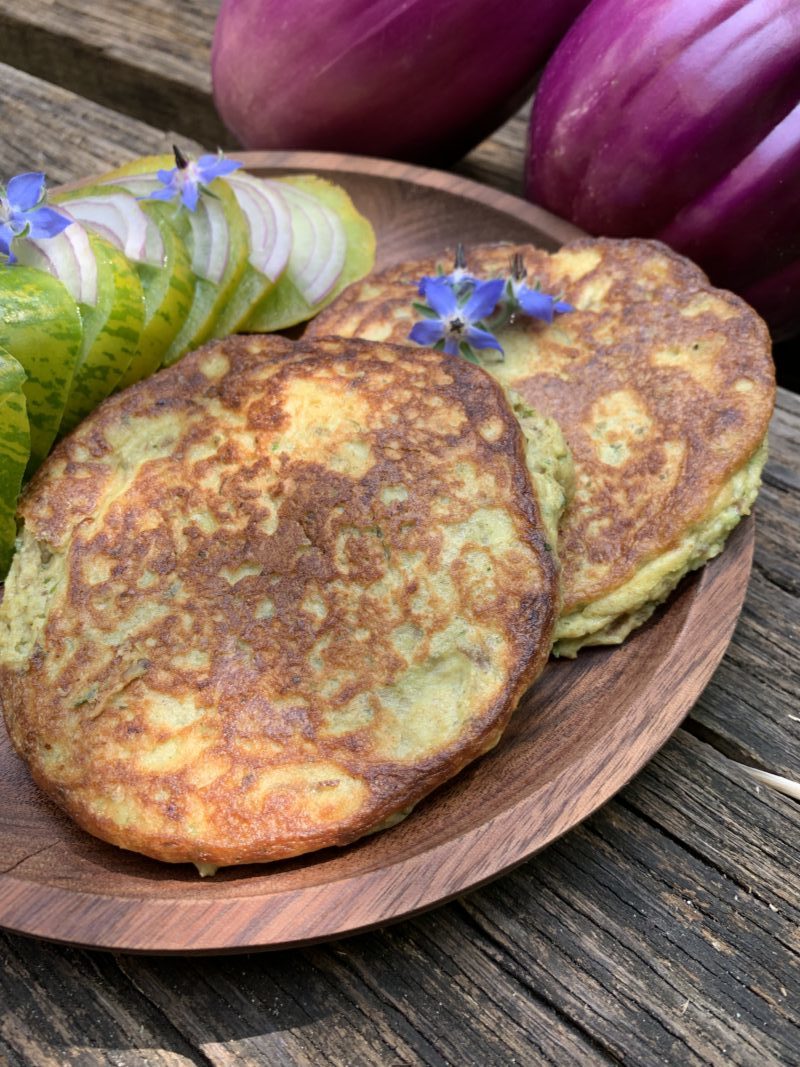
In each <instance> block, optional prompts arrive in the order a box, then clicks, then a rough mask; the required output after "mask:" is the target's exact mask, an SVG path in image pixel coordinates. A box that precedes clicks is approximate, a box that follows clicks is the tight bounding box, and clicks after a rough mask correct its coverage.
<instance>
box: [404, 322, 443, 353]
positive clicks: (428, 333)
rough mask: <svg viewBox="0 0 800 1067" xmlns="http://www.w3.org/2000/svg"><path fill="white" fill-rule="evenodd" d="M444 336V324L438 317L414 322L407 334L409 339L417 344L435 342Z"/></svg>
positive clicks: (428, 344)
mask: <svg viewBox="0 0 800 1067" xmlns="http://www.w3.org/2000/svg"><path fill="white" fill-rule="evenodd" d="M443 337H444V326H443V325H442V324H441V322H440V321H439V320H438V319H425V320H424V321H423V322H415V323H414V325H413V326H412V328H411V333H410V334H409V335H408V338H409V340H410V341H415V342H416V343H417V344H418V345H427V346H429V347H430V345H433V344H435V343H436V342H437V341H441V339H442V338H443Z"/></svg>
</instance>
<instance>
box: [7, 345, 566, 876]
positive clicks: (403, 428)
mask: <svg viewBox="0 0 800 1067" xmlns="http://www.w3.org/2000/svg"><path fill="white" fill-rule="evenodd" d="M518 408H519V411H520V413H521V414H522V415H523V416H524V417H525V419H526V422H527V424H528V425H529V428H530V432H531V434H532V437H531V439H530V440H529V441H528V442H527V443H526V440H525V437H524V435H523V433H522V432H521V430H520V425H519V423H518V421H517V418H516V417H515V415H514V413H513V411H512V409H511V407H510V405H509V403H508V401H507V399H506V397H505V395H504V393H503V390H502V389H501V388H500V387H499V386H498V384H497V383H496V382H495V381H494V380H493V379H492V378H491V377H490V376H489V375H488V374H485V373H484V372H483V371H482V370H481V369H480V368H478V367H475V366H473V365H471V364H469V363H467V362H465V361H464V360H461V359H460V358H457V357H449V356H446V355H443V354H440V353H437V352H433V351H428V350H419V351H414V352H412V351H410V350H409V349H408V348H406V347H399V346H389V345H373V344H366V343H363V342H360V341H341V340H328V341H325V340H323V341H318V342H315V343H311V344H309V343H297V344H294V343H292V342H290V341H286V340H284V339H282V338H276V337H266V338H265V337H251V338H244V337H240V338H229V339H227V340H225V341H221V342H216V343H213V344H211V345H208V346H206V347H205V348H203V349H201V350H199V351H198V352H197V353H194V354H193V355H190V356H187V357H186V358H185V359H184V360H183V361H182V362H180V363H179V364H177V365H176V366H174V367H172V368H170V369H169V370H166V371H163V372H161V373H160V374H158V375H156V376H154V377H152V378H150V379H148V380H146V381H144V382H142V383H140V384H138V385H136V386H134V387H133V388H131V389H129V390H126V391H125V392H123V393H121V394H119V395H118V396H116V397H113V398H111V399H110V400H108V401H106V402H105V403H104V404H103V405H102V406H101V407H100V408H99V409H98V410H97V411H96V412H95V413H94V414H93V415H91V416H90V417H89V418H88V419H86V420H85V421H84V422H83V423H82V424H81V426H80V427H79V428H78V429H77V430H76V432H75V433H74V434H73V435H72V436H71V437H69V438H68V439H66V440H65V441H64V442H62V444H61V445H59V446H58V448H57V449H56V450H55V452H54V453H53V454H52V456H51V457H50V458H49V459H48V460H47V461H46V462H45V464H44V465H43V466H42V468H41V470H40V471H39V473H38V474H37V476H36V478H35V479H34V480H33V482H32V483H31V485H30V486H29V488H28V490H27V492H26V493H25V494H24V497H23V500H22V503H21V507H20V517H21V519H22V520H23V522H24V529H23V533H22V539H21V543H20V546H19V548H18V551H17V554H16V557H15V560H14V563H13V565H12V569H11V573H10V575H9V578H8V581H7V584H6V592H5V598H4V600H3V603H2V605H0V693H2V702H3V710H4V713H5V717H6V722H7V725H8V729H9V732H10V735H11V738H12V741H13V743H14V745H15V747H16V749H17V750H18V752H19V753H20V754H21V755H22V756H23V757H24V758H25V759H26V760H27V762H28V764H29V767H30V769H31V772H32V774H33V777H34V778H35V780H36V781H37V782H38V783H39V785H40V786H41V787H42V788H43V789H44V790H45V791H46V792H47V793H48V794H49V795H50V796H51V797H52V798H53V799H54V800H55V801H56V802H57V803H58V804H59V805H61V807H62V808H64V809H65V810H66V811H67V812H68V813H69V814H70V815H71V816H72V817H73V818H74V819H75V820H76V821H77V822H78V823H79V824H80V825H81V826H82V827H84V828H85V829H86V830H88V831H90V832H91V833H93V834H95V835H96V836H98V837H100V838H103V839H104V840H106V841H110V842H112V843H114V844H116V845H119V846H121V847H123V848H127V849H133V850H136V851H139V852H142V853H145V854H146V855H148V856H153V857H155V858H157V859H161V860H167V861H173V862H181V861H191V862H194V863H196V864H197V865H198V867H199V868H200V870H201V872H209V871H211V870H212V869H213V868H215V867H216V866H218V865H227V864H242V863H251V862H259V861H264V860H274V859H279V858H283V857H288V856H293V855H297V854H299V853H302V852H306V851H309V850H311V849H317V848H323V847H325V846H328V845H342V844H345V843H347V842H349V841H352V840H354V839H355V838H358V837H360V836H361V835H363V834H365V833H368V832H371V831H373V830H375V829H378V828H381V827H384V826H387V825H390V824H391V823H393V822H396V821H398V820H399V819H400V818H402V816H403V815H404V814H405V813H407V811H408V810H409V809H410V807H412V806H413V805H414V804H415V803H416V802H417V801H419V800H420V798H422V797H423V796H425V795H426V794H427V793H429V792H430V791H431V790H432V789H434V788H435V787H436V786H438V785H439V784H441V783H442V782H444V781H445V780H446V779H448V778H449V777H451V776H452V775H453V774H455V773H456V772H457V771H459V770H460V769H461V768H462V767H463V766H464V765H465V764H467V763H469V762H470V761H471V760H473V759H475V758H476V757H477V756H479V755H480V754H481V753H483V752H486V751H487V750H488V749H489V748H491V747H492V746H493V745H494V744H495V743H496V742H497V740H498V739H499V737H500V735H501V733H502V731H503V728H504V726H505V725H506V722H507V720H508V718H509V716H510V715H511V713H512V711H513V710H514V708H515V706H516V704H517V703H518V701H519V698H520V696H521V695H522V693H523V692H524V691H525V690H526V689H527V688H528V686H529V685H530V684H531V683H532V682H533V680H534V679H535V678H536V676H537V675H538V674H539V672H540V671H541V669H542V667H543V665H544V663H545V661H546V659H547V656H548V653H549V650H550V647H551V643H552V633H553V626H554V623H555V619H556V616H557V613H558V574H557V570H558V569H557V562H556V557H555V553H554V544H553V540H554V537H555V524H556V522H557V520H558V514H559V511H560V509H561V507H562V506H563V502H564V493H563V490H562V489H561V487H560V486H558V485H557V484H556V483H555V482H554V481H553V477H552V475H553V472H555V471H561V470H562V469H568V467H569V462H568V456H567V453H566V450H565V448H564V445H563V439H562V438H561V436H560V434H559V433H558V431H557V429H555V428H554V427H553V426H552V424H548V423H547V422H546V420H541V419H540V418H538V417H537V416H536V415H534V414H531V413H526V412H524V411H523V410H522V408H521V407H519V402H518ZM526 450H527V457H528V459H529V461H530V463H531V466H532V468H533V475H532V474H531V473H529V470H528V467H527V466H526ZM532 477H533V478H534V479H535V482H536V485H538V486H539V487H540V490H541V493H540V492H539V491H538V490H537V489H535V488H534V482H533V481H532ZM539 496H541V498H542V503H541V506H540V503H539V500H538V497H539Z"/></svg>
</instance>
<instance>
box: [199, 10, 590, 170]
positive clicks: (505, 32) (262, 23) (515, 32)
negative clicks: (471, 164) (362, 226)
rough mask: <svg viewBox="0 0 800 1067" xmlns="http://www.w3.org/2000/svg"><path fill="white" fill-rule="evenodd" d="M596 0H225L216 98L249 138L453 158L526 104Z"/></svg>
mask: <svg viewBox="0 0 800 1067" xmlns="http://www.w3.org/2000/svg"><path fill="white" fill-rule="evenodd" d="M586 2H587V0H404V2H403V3H398V2H397V0H223V3H222V6H221V8H220V13H219V17H218V20H217V24H216V28H215V31H214V43H213V48H212V56H211V64H212V75H213V84H214V100H215V102H216V105H217V110H218V111H219V113H220V115H221V116H222V119H223V121H224V122H225V124H226V125H227V126H228V127H229V129H230V130H232V131H233V133H234V134H235V135H236V136H237V137H238V138H239V140H240V141H241V143H242V144H243V145H245V146H246V147H247V148H273V149H293V148H309V149H325V150H331V151H337V152H353V153H357V154H359V155H373V156H389V157H392V158H397V159H412V160H416V161H418V162H427V163H430V162H440V163H441V162H447V161H450V160H453V159H456V158H458V156H460V155H463V154H464V152H466V151H467V150H468V149H469V148H471V147H472V146H473V145H474V144H477V142H478V141H479V140H481V139H482V138H483V137H485V136H487V135H488V134H489V133H490V132H491V130H492V129H493V128H494V127H496V126H497V125H499V124H500V122H502V120H503V118H505V117H506V116H507V115H509V114H511V112H512V111H513V110H514V108H515V106H517V105H518V104H521V103H522V101H523V99H524V96H525V94H526V91H528V90H529V88H530V86H531V84H532V80H533V78H534V76H535V74H536V72H537V70H538V68H539V67H540V66H541V64H542V63H543V62H544V60H545V58H546V57H547V56H548V54H549V53H550V52H551V51H552V49H553V47H554V46H555V44H556V43H557V42H558V40H559V38H560V37H561V35H562V34H563V33H564V31H565V30H566V29H567V27H568V26H569V25H570V23H571V22H572V20H573V19H574V18H575V16H576V15H577V13H578V12H579V11H580V10H581V9H582V8H583V7H585V5H586Z"/></svg>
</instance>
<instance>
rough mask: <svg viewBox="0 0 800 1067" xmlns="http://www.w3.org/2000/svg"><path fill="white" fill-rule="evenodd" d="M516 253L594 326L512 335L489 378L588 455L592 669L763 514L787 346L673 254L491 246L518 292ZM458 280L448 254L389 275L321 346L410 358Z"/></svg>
mask: <svg viewBox="0 0 800 1067" xmlns="http://www.w3.org/2000/svg"><path fill="white" fill-rule="evenodd" d="M515 252H519V253H520V254H521V255H522V256H523V259H524V262H525V265H526V267H527V271H528V281H529V284H531V285H533V284H534V282H539V283H540V284H541V287H542V289H543V290H544V291H545V292H548V293H551V294H554V295H557V296H560V297H562V298H563V299H564V300H566V301H568V302H569V303H571V304H572V305H574V307H575V308H576V310H575V311H574V312H572V313H569V314H564V315H560V316H558V317H557V318H556V320H555V322H554V323H553V324H552V325H547V324H546V323H544V322H541V321H538V320H532V319H528V318H526V317H520V318H519V319H518V320H517V321H516V322H514V323H512V324H510V325H507V326H505V327H504V328H503V329H501V330H500V332H499V334H498V336H499V339H500V341H501V342H502V344H503V347H504V349H505V360H504V361H503V362H499V363H498V362H492V363H489V362H487V363H486V364H485V366H486V368H487V370H489V371H490V372H491V373H492V374H493V375H494V376H495V377H496V378H497V379H498V380H499V381H500V382H501V383H502V384H503V385H505V386H507V387H509V388H512V389H514V390H516V391H517V392H518V393H520V394H521V395H522V396H523V397H524V399H525V400H526V401H527V402H528V403H529V404H531V405H532V406H533V407H535V408H536V409H537V410H538V411H540V412H542V413H543V414H544V415H549V416H551V417H552V418H554V419H556V420H557V422H558V423H559V425H560V427H561V429H562V431H563V433H564V436H565V438H566V440H567V443H568V445H569V447H570V449H571V451H572V455H573V459H574V461H575V471H576V483H577V485H576V492H575V496H574V499H573V500H572V503H571V505H570V507H569V509H568V511H567V513H566V515H565V517H564V521H563V524H562V527H561V531H560V540H559V555H560V558H561V562H562V568H563V597H564V604H563V613H562V617H561V619H560V620H559V623H558V626H557V628H556V641H557V644H556V647H555V651H556V653H557V654H561V655H574V654H575V652H576V651H577V650H578V649H579V648H580V647H581V646H582V645H584V644H616V643H618V642H620V641H622V640H623V639H624V638H625V637H626V636H627V634H628V633H629V632H630V631H631V630H632V629H633V628H634V627H635V626H638V625H639V624H640V623H642V622H644V621H645V620H646V619H647V618H648V617H649V616H650V615H651V614H652V612H653V610H654V609H655V607H656V606H657V605H658V604H659V603H661V602H662V601H663V600H664V599H665V598H666V597H667V596H668V594H669V593H670V591H671V590H672V589H673V588H674V587H675V585H676V584H677V582H678V581H679V579H680V578H681V577H682V576H683V574H685V573H686V572H687V571H688V570H691V569H693V568H695V567H698V566H700V565H701V564H703V563H704V562H705V561H706V560H708V559H709V558H711V556H713V555H716V553H717V552H719V551H720V550H721V548H722V545H723V544H724V541H725V538H726V536H727V534H728V533H729V532H730V530H731V529H733V527H734V526H735V525H736V523H737V522H738V521H739V519H740V517H741V516H742V515H743V514H746V513H747V511H748V510H749V508H750V506H751V504H752V502H753V500H754V499H755V496H756V493H757V491H758V486H759V481H760V473H761V469H762V467H763V464H764V460H765V458H766V448H765V438H766V432H767V426H768V423H769V418H770V414H771V412H772V407H773V402H774V394H775V380H774V369H773V364H772V359H771V348H770V339H769V335H768V333H767V329H766V326H765V325H764V323H763V322H762V321H761V319H760V318H759V317H758V316H757V315H756V313H755V312H754V311H753V310H752V309H751V308H750V307H748V305H747V304H745V303H744V302H743V301H742V300H740V299H739V298H738V297H736V296H734V295H732V294H731V293H727V292H723V291H721V290H719V289H714V288H712V287H711V285H710V284H709V282H708V279H707V278H706V276H705V275H704V274H703V273H702V271H700V270H699V268H697V267H696V266H695V265H694V264H693V263H690V262H689V261H688V260H687V259H684V258H683V257H682V256H678V255H676V254H674V253H673V252H671V251H670V250H669V249H668V248H667V247H666V246H664V245H662V244H660V243H658V242H655V241H639V240H629V241H615V240H602V239H601V240H588V239H587V240H581V241H577V242H575V243H573V244H570V245H566V246H565V247H563V248H562V249H561V250H560V251H558V252H557V253H555V254H552V255H551V254H548V253H547V252H544V251H542V250H541V249H537V248H534V247H532V246H527V245H526V246H511V245H484V246H480V247H478V248H474V249H472V250H469V251H468V256H467V259H468V263H467V266H468V269H469V271H470V273H472V274H475V275H477V276H478V277H480V278H489V277H497V276H501V275H507V274H508V273H509V267H510V261H511V258H512V255H513V254H514V253H515ZM451 266H452V257H451V256H450V254H447V255H443V256H442V257H441V260H440V261H437V260H436V259H428V260H422V261H416V262H411V263H404V264H400V265H399V266H396V267H392V268H389V269H388V270H385V271H383V272H381V273H379V274H374V275H372V276H370V277H368V278H366V279H364V280H363V281H362V282H360V283H357V284H356V285H354V286H351V288H350V289H348V290H347V291H346V292H345V293H344V294H343V295H342V296H341V297H340V298H339V300H338V301H337V302H336V303H334V304H333V305H332V306H331V308H330V309H329V310H328V311H326V312H324V313H323V314H322V315H321V316H320V317H319V318H318V319H317V320H316V321H315V322H314V323H313V324H312V325H311V328H310V331H309V335H310V336H314V335H321V334H323V333H324V334H338V335H340V336H344V337H356V336H357V337H367V338H370V339H373V340H380V341H394V342H404V341H407V338H408V333H409V329H410V327H411V325H412V323H413V322H414V320H415V319H416V317H417V312H416V311H415V310H414V309H413V307H412V302H413V301H414V300H418V299H419V297H418V296H417V293H416V286H417V283H418V281H419V279H420V278H421V277H422V276H423V275H426V274H427V275H433V274H435V273H436V271H437V269H438V268H440V269H442V270H443V271H444V272H447V271H448V270H450V268H451ZM407 343H411V342H407ZM487 356H488V358H490V359H491V358H492V353H491V352H489V353H487Z"/></svg>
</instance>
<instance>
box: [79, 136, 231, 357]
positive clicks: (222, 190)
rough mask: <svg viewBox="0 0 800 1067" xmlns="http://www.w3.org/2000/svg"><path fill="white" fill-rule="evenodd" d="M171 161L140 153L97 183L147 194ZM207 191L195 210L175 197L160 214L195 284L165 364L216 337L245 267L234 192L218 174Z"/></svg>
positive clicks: (157, 185) (157, 183) (156, 185)
mask: <svg viewBox="0 0 800 1067" xmlns="http://www.w3.org/2000/svg"><path fill="white" fill-rule="evenodd" d="M173 166H174V161H173V159H172V157H171V156H145V157H143V158H142V159H137V160H134V161H133V162H132V163H128V164H126V165H125V166H123V167H119V168H118V169H117V170H115V171H111V172H110V173H109V174H105V175H103V177H102V178H100V182H101V183H102V184H104V185H107V184H112V185H118V186H121V187H122V188H124V189H128V190H129V191H130V192H132V193H134V194H135V195H136V196H140V197H146V196H147V194H148V193H149V192H152V191H153V190H154V189H159V188H161V187H162V186H161V183H160V182H159V180H158V178H157V176H156V172H157V171H158V170H170V169H171V168H172V167H173ZM208 192H210V193H211V195H210V196H209V195H206V196H203V197H201V199H200V203H199V204H198V207H197V210H196V211H194V212H190V211H187V210H185V209H183V208H182V207H181V206H180V205H179V204H178V203H177V202H176V203H174V204H170V205H169V212H168V213H167V214H166V215H165V218H167V219H168V220H170V223H171V225H173V226H174V227H176V229H177V232H178V234H179V235H180V236H181V237H182V238H183V240H184V242H185V244H186V246H187V248H188V249H189V253H190V255H191V259H192V269H193V271H194V273H195V275H196V283H195V291H194V296H193V300H192V306H191V308H190V310H189V314H188V316H187V317H186V320H185V321H184V323H183V324H182V326H181V328H180V330H179V331H178V333H177V335H176V336H175V337H174V338H173V340H172V342H171V343H170V345H169V347H168V348H167V350H166V352H165V353H164V359H163V364H164V366H168V365H169V364H171V363H174V362H176V360H178V359H180V357H181V356H182V355H185V353H186V352H189V351H191V350H192V349H193V348H197V347H198V345H201V344H202V343H203V342H204V341H207V340H208V339H209V338H211V337H217V336H220V334H219V331H218V330H217V322H218V320H219V318H220V316H221V315H222V312H223V309H224V308H225V307H226V305H227V304H228V302H229V301H230V300H231V299H232V298H233V295H234V294H235V292H236V290H237V288H238V286H239V283H240V282H241V280H242V276H243V275H244V272H245V269H246V267H247V257H248V255H249V254H250V242H249V239H248V226H247V222H246V219H245V216H244V212H243V211H242V210H241V208H240V207H239V204H238V203H237V200H236V196H235V195H234V193H233V191H232V190H231V188H230V187H229V186H228V184H227V183H226V182H225V181H224V180H223V179H220V178H218V179H217V180H216V181H214V182H212V183H211V185H210V186H209V187H208Z"/></svg>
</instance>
